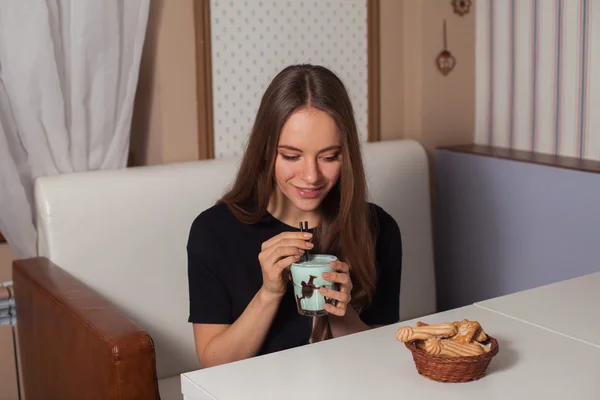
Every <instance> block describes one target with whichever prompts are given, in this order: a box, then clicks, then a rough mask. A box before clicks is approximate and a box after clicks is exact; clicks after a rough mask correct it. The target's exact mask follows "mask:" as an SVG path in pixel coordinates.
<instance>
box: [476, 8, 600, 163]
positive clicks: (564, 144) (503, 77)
mask: <svg viewBox="0 0 600 400" xmlns="http://www.w3.org/2000/svg"><path fill="white" fill-rule="evenodd" d="M476 9H477V11H476V12H477V17H476V18H477V28H476V29H477V32H476V35H477V36H476V37H477V39H476V41H477V45H476V62H477V66H476V75H477V77H476V82H477V85H476V86H477V94H476V97H477V101H476V104H477V106H476V126H475V131H476V137H475V140H476V142H477V143H479V144H491V145H494V146H499V147H508V148H514V149H519V150H527V151H532V150H533V151H537V152H540V153H549V154H558V155H564V156H571V157H579V158H586V159H594V160H600V112H598V110H600V74H598V73H594V72H593V71H598V70H600V3H599V2H598V1H596V0H518V1H517V0H478V2H477V7H476Z"/></svg>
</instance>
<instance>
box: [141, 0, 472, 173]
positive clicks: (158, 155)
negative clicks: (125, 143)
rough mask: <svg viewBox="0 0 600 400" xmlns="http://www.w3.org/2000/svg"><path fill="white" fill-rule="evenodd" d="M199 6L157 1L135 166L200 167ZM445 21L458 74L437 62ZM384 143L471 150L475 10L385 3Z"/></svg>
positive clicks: (189, 0)
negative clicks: (440, 67) (191, 162)
mask: <svg viewBox="0 0 600 400" xmlns="http://www.w3.org/2000/svg"><path fill="white" fill-rule="evenodd" d="M193 2H194V0H178V1H166V0H154V1H153V2H152V7H151V14H150V20H149V24H148V25H149V26H148V33H147V38H146V44H145V49H144V55H143V59H142V68H141V71H140V83H139V88H138V93H137V97H136V106H135V112H134V119H133V126H132V152H133V153H134V158H135V164H137V165H144V164H161V163H170V162H176V161H188V160H197V159H198V158H199V151H198V149H199V145H198V137H197V117H198V116H197V109H196V106H197V94H196V72H195V71H196V69H195V68H196V64H195V63H196V59H195V36H194V5H193ZM444 18H446V19H447V25H448V35H449V37H448V42H449V50H450V51H451V52H452V54H453V55H454V56H455V57H456V58H457V65H456V68H455V69H454V70H453V71H452V73H450V75H448V76H446V77H444V76H442V75H441V74H440V73H439V72H438V70H437V69H436V67H435V63H434V61H435V58H436V57H437V55H438V53H439V52H440V51H441V50H442V20H443V19H444ZM380 24H381V34H380V40H381V104H380V107H381V137H382V139H383V140H389V139H397V138H413V139H416V140H418V141H419V142H421V143H423V145H425V146H426V148H427V149H428V150H429V151H430V152H431V151H432V150H433V149H434V148H435V147H436V146H439V145H450V144H461V143H472V142H473V125H474V111H475V106H474V104H475V103H474V102H475V58H474V57H475V15H474V7H473V9H472V10H471V12H470V13H469V14H467V15H465V16H463V17H459V16H458V15H456V14H454V13H453V11H452V7H451V2H450V1H446V0H380Z"/></svg>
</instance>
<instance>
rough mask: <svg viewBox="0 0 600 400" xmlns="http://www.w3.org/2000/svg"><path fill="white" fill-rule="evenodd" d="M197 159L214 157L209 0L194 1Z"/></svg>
mask: <svg viewBox="0 0 600 400" xmlns="http://www.w3.org/2000/svg"><path fill="white" fill-rule="evenodd" d="M194 26H195V34H196V81H197V82H196V94H197V104H198V145H199V149H198V150H199V152H198V153H199V159H201V160H204V159H208V158H214V157H215V147H214V133H213V108H212V63H211V46H210V0H195V1H194Z"/></svg>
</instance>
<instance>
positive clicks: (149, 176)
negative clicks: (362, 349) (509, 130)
mask: <svg viewBox="0 0 600 400" xmlns="http://www.w3.org/2000/svg"><path fill="white" fill-rule="evenodd" d="M363 154H364V156H365V166H366V171H367V177H368V184H369V189H370V193H371V199H372V200H373V201H374V202H376V203H378V204H379V205H381V206H382V207H383V208H384V209H385V210H386V211H388V212H389V213H390V214H391V215H392V216H393V217H394V218H395V219H396V221H397V222H398V224H399V226H400V229H401V233H402V238H403V251H404V263H403V280H402V288H401V293H402V294H401V302H400V304H401V305H400V313H401V318H402V319H408V318H413V317H416V316H421V315H425V314H429V313H431V312H434V311H435V285H434V268H433V254H432V239H431V236H432V235H431V217H430V199H429V178H428V167H427V159H426V155H425V152H424V150H423V148H422V147H421V146H420V145H419V144H417V143H416V142H414V141H408V140H398V141H387V142H380V143H367V144H364V148H363ZM239 161H240V159H239V158H231V159H220V160H205V161H196V162H188V163H178V164H168V165H159V166H145V167H136V168H127V169H121V170H106V171H92V172H81V173H73V174H67V175H58V176H51V177H42V178H39V179H38V180H37V181H36V184H35V200H36V203H35V207H36V212H37V228H38V234H39V237H38V251H39V255H40V256H46V257H48V258H49V259H50V260H52V261H53V262H54V263H55V264H57V265H59V266H60V267H61V268H63V269H64V270H65V271H66V272H68V273H69V274H71V275H72V276H74V277H75V278H77V279H79V280H80V281H82V282H83V283H85V284H86V285H88V286H89V287H90V288H91V289H93V290H95V291H96V292H97V293H98V294H99V295H100V296H102V297H103V298H105V299H107V300H108V301H110V302H111V303H113V304H114V305H115V306H117V307H118V308H119V309H120V310H121V311H122V312H123V313H124V314H125V315H126V316H128V317H129V318H130V319H131V320H132V321H134V322H135V323H137V324H138V325H139V326H140V327H142V328H143V329H145V330H147V331H148V332H149V333H150V335H151V336H152V338H153V340H154V344H155V348H156V356H157V373H158V377H159V379H161V378H164V377H168V376H172V375H175V374H179V373H182V372H187V371H190V370H194V369H198V368H200V365H199V363H198V361H197V357H196V353H195V347H194V340H193V334H192V326H191V324H189V323H188V322H187V318H188V310H189V304H188V286H187V258H186V251H185V248H186V242H187V236H188V233H189V228H190V225H191V223H192V221H193V220H194V218H195V217H196V216H197V215H198V214H199V213H200V212H201V211H203V210H204V209H206V208H208V207H211V206H212V205H213V204H214V203H215V201H216V200H217V199H218V198H219V196H220V195H221V194H222V193H223V192H224V191H225V190H226V189H227V188H228V186H229V185H230V184H231V183H232V181H233V179H234V176H235V173H236V171H237V169H238V165H239Z"/></svg>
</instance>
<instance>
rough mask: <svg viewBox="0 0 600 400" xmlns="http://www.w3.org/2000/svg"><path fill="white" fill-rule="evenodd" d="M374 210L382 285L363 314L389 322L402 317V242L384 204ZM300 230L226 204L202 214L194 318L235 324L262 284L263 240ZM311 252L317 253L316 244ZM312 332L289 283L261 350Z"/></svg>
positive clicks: (194, 238)
mask: <svg viewBox="0 0 600 400" xmlns="http://www.w3.org/2000/svg"><path fill="white" fill-rule="evenodd" d="M371 210H372V212H371V214H372V215H374V216H376V218H377V220H378V222H377V225H378V226H379V234H378V236H377V242H376V259H377V260H376V261H377V286H376V291H375V294H374V296H373V299H372V302H371V305H370V306H369V307H368V308H366V309H365V310H363V311H362V313H361V315H360V317H361V319H362V321H363V322H364V323H366V324H367V325H385V324H391V323H395V322H397V321H398V320H399V302H400V275H401V269H402V242H401V237H400V230H399V228H398V225H397V224H396V221H395V220H394V219H393V218H392V217H391V216H390V215H389V214H387V213H386V212H385V211H384V210H383V209H382V208H381V207H379V206H376V205H374V204H371ZM298 230H299V229H298V228H294V227H291V226H289V225H287V224H284V223H283V222H281V221H279V220H278V219H276V218H275V217H273V216H272V215H271V214H269V213H268V212H267V213H266V214H265V216H264V217H263V218H262V220H261V221H259V222H258V223H256V224H244V223H242V222H240V221H239V220H238V219H237V218H236V217H235V216H234V215H233V214H232V213H231V211H230V210H229V208H228V207H227V206H226V205H225V204H217V205H215V206H213V207H211V208H209V209H207V210H206V211H204V212H202V213H201V214H200V215H199V216H198V217H197V218H196V219H195V220H194V222H193V224H192V226H191V229H190V234H189V239H188V244H187V253H188V279H189V295H190V315H189V322H192V323H204V324H211V323H213V324H233V322H234V321H235V320H236V319H237V318H238V317H239V316H240V315H241V314H242V313H243V312H244V310H245V309H246V307H247V306H248V304H249V303H250V300H252V298H253V297H254V296H255V295H256V293H257V292H258V290H259V289H260V287H261V286H262V272H261V267H260V263H259V261H258V254H259V253H260V251H261V245H262V243H263V242H265V241H267V240H269V239H270V238H272V237H273V236H276V235H278V234H280V233H282V232H284V231H298ZM312 251H313V252H316V251H318V249H316V246H315V249H313V250H312ZM342 261H344V260H342ZM311 331H312V318H310V317H305V316H302V315H300V314H298V311H297V308H296V302H295V299H294V294H293V287H292V284H291V282H290V283H289V286H288V290H287V292H286V293H285V295H284V296H283V298H282V300H281V304H280V306H279V309H278V310H277V313H276V315H275V318H274V320H273V323H272V325H271V328H270V329H269V332H268V334H267V337H266V339H265V341H264V343H263V345H262V347H261V349H260V351H259V354H267V353H272V352H275V351H280V350H285V349H290V348H293V347H297V346H300V345H304V344H307V343H308V341H309V338H310V335H311Z"/></svg>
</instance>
